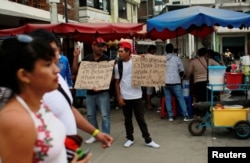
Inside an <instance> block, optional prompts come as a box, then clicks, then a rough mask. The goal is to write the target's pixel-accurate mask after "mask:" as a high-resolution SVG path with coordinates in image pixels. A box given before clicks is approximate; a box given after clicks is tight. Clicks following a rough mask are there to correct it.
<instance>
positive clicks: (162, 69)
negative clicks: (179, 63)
mask: <svg viewBox="0 0 250 163" xmlns="http://www.w3.org/2000/svg"><path fill="white" fill-rule="evenodd" d="M132 63H133V68H132V86H164V85H165V78H166V56H159V55H151V54H146V55H145V56H144V57H142V56H138V55H133V56H132Z"/></svg>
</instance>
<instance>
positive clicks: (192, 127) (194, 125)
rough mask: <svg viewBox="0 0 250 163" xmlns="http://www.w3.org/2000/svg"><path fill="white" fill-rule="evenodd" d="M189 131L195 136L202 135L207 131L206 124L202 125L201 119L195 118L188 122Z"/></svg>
mask: <svg viewBox="0 0 250 163" xmlns="http://www.w3.org/2000/svg"><path fill="white" fill-rule="evenodd" d="M188 131H189V132H190V133H191V134H192V135H193V136H201V135H202V134H204V132H205V131H206V126H202V120H201V119H195V120H192V121H191V122H190V123H189V124H188Z"/></svg>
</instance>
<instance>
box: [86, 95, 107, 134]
mask: <svg viewBox="0 0 250 163" xmlns="http://www.w3.org/2000/svg"><path fill="white" fill-rule="evenodd" d="M109 100H110V98H109V92H102V93H99V94H95V95H86V107H87V118H88V121H89V122H90V123H91V124H92V125H93V126H95V127H96V128H99V127H98V123H97V119H96V116H97V110H99V111H100V113H101V117H102V132H104V133H107V134H110V101H109Z"/></svg>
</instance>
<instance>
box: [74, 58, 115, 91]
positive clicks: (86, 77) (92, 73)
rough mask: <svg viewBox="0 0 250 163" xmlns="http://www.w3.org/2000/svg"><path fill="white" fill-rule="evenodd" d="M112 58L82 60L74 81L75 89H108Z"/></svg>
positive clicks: (112, 63) (112, 65)
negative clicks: (107, 59) (105, 59)
mask: <svg viewBox="0 0 250 163" xmlns="http://www.w3.org/2000/svg"><path fill="white" fill-rule="evenodd" d="M114 62H115V61H114V60H112V61H101V62H89V61H82V62H81V64H80V67H79V70H78V74H77V77H76V82H75V87H74V88H75V89H96V90H106V89H109V86H110V82H111V77H112V73H113V67H114Z"/></svg>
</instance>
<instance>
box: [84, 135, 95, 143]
mask: <svg viewBox="0 0 250 163" xmlns="http://www.w3.org/2000/svg"><path fill="white" fill-rule="evenodd" d="M95 141H96V139H95V138H94V137H90V138H89V139H88V140H86V141H85V143H86V144H92V143H94V142H95Z"/></svg>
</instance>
